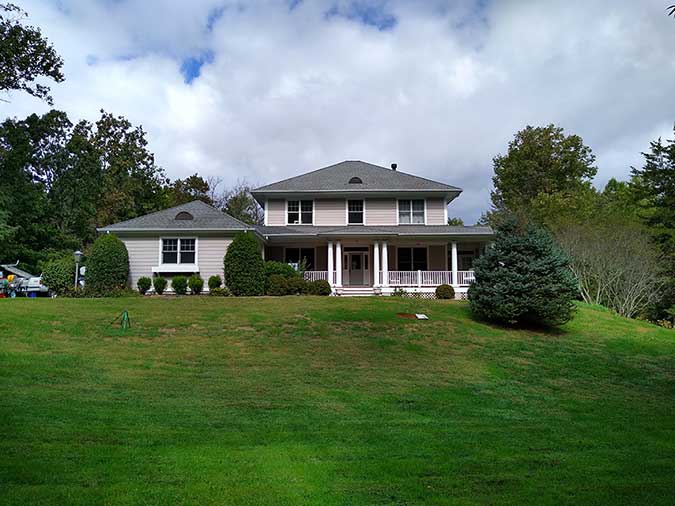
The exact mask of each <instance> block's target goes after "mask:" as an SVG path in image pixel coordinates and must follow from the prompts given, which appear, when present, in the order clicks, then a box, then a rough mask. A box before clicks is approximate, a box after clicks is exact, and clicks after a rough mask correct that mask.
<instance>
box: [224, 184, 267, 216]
mask: <svg viewBox="0 0 675 506" xmlns="http://www.w3.org/2000/svg"><path fill="white" fill-rule="evenodd" d="M223 200H224V204H223V211H225V212H226V213H227V214H229V215H230V216H233V217H234V218H236V219H238V220H239V221H243V222H244V223H247V224H249V225H262V223H263V219H264V213H263V211H262V209H261V208H260V206H259V205H258V203H257V202H256V201H255V199H254V198H253V196H252V195H251V186H250V185H249V184H248V183H246V182H241V183H238V184H237V185H236V186H235V187H234V188H232V189H231V190H229V191H228V192H227V194H226V195H225V196H224V197H223Z"/></svg>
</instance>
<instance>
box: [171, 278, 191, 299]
mask: <svg viewBox="0 0 675 506" xmlns="http://www.w3.org/2000/svg"><path fill="white" fill-rule="evenodd" d="M187 287H188V280H187V278H186V277H185V276H174V277H173V278H171V288H173V291H174V293H175V294H176V295H185V294H186V293H187Z"/></svg>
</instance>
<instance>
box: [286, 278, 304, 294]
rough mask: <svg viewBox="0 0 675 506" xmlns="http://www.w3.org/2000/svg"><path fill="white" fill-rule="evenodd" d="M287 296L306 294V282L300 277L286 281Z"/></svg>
mask: <svg viewBox="0 0 675 506" xmlns="http://www.w3.org/2000/svg"><path fill="white" fill-rule="evenodd" d="M286 282H287V284H288V294H289V295H303V294H305V293H307V290H308V287H307V281H305V280H304V278H302V277H301V276H292V277H290V278H288V279H287V281H286Z"/></svg>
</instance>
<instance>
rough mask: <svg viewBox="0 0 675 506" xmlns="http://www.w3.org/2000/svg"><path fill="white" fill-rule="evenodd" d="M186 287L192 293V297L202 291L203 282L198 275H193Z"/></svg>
mask: <svg viewBox="0 0 675 506" xmlns="http://www.w3.org/2000/svg"><path fill="white" fill-rule="evenodd" d="M188 287H189V288H190V291H191V292H192V295H199V294H200V293H202V290H203V289H204V280H203V279H202V278H201V277H200V276H199V274H193V275H192V276H190V279H188Z"/></svg>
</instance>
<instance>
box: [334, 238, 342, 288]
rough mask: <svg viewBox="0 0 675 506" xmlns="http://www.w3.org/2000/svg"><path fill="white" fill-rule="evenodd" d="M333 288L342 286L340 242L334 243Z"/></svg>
mask: <svg viewBox="0 0 675 506" xmlns="http://www.w3.org/2000/svg"><path fill="white" fill-rule="evenodd" d="M335 286H337V287H338V288H339V287H341V286H342V242H341V241H337V242H336V243H335Z"/></svg>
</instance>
